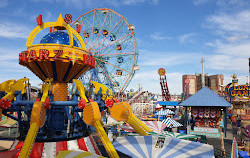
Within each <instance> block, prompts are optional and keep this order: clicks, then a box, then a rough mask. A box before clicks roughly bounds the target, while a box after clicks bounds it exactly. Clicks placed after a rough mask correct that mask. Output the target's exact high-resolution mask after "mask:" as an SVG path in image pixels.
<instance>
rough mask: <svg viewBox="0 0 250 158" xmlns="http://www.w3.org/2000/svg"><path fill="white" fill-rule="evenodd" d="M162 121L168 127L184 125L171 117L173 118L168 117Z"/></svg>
mask: <svg viewBox="0 0 250 158" xmlns="http://www.w3.org/2000/svg"><path fill="white" fill-rule="evenodd" d="M162 123H164V124H166V125H167V127H168V128H175V127H180V126H183V125H182V124H180V123H179V122H177V121H175V120H173V119H171V118H166V119H164V120H163V121H162Z"/></svg>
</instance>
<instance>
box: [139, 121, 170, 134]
mask: <svg viewBox="0 0 250 158" xmlns="http://www.w3.org/2000/svg"><path fill="white" fill-rule="evenodd" d="M143 122H144V123H145V124H146V125H147V126H148V127H149V128H150V129H152V130H153V131H154V132H157V133H160V132H162V131H163V130H164V129H165V128H166V127H167V125H166V124H164V123H162V122H160V121H143Z"/></svg>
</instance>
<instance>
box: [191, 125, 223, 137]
mask: <svg viewBox="0 0 250 158" xmlns="http://www.w3.org/2000/svg"><path fill="white" fill-rule="evenodd" d="M189 134H194V135H205V136H207V137H215V138H220V132H219V129H218V128H206V127H194V130H193V131H189Z"/></svg>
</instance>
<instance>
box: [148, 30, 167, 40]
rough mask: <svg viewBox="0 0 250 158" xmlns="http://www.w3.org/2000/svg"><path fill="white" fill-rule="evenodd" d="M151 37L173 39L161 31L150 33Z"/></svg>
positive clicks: (154, 38)
mask: <svg viewBox="0 0 250 158" xmlns="http://www.w3.org/2000/svg"><path fill="white" fill-rule="evenodd" d="M150 38H151V39H153V40H165V39H171V38H169V37H165V36H164V35H162V33H160V32H155V33H152V34H151V35H150Z"/></svg>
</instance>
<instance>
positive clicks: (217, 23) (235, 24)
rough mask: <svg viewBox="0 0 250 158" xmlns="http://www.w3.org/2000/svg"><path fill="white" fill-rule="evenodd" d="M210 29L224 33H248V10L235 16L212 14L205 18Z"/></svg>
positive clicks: (249, 30)
mask: <svg viewBox="0 0 250 158" xmlns="http://www.w3.org/2000/svg"><path fill="white" fill-rule="evenodd" d="M207 22H208V24H209V26H210V27H211V28H215V29H218V30H219V31H223V32H225V33H238V34H244V33H246V34H249V33H250V29H249V28H250V10H244V11H240V12H238V13H236V14H225V13H220V14H214V15H211V16H209V17H208V18H207Z"/></svg>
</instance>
